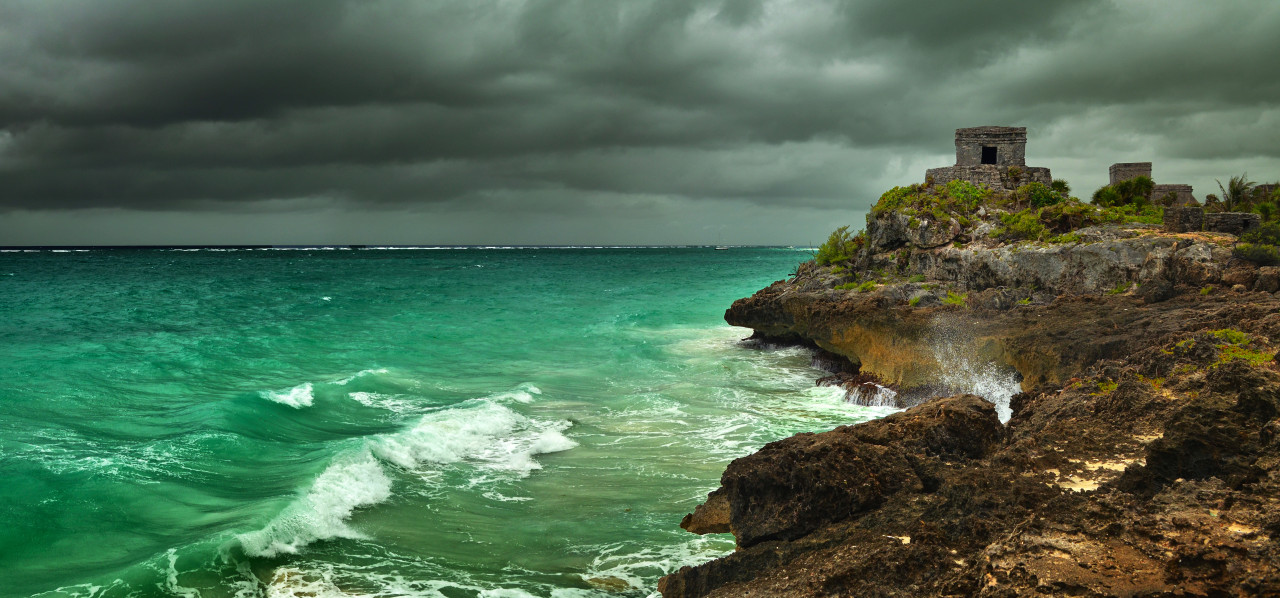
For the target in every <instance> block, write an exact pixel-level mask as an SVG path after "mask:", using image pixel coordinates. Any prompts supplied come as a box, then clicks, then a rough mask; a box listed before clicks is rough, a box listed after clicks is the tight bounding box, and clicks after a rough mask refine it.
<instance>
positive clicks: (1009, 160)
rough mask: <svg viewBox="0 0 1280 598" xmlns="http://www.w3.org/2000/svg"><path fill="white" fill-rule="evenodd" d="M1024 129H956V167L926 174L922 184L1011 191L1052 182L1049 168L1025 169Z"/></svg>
mask: <svg viewBox="0 0 1280 598" xmlns="http://www.w3.org/2000/svg"><path fill="white" fill-rule="evenodd" d="M1026 149H1027V128H1026V127H971V128H968V129H956V164H955V166H947V167H944V168H930V169H929V170H927V171H925V181H932V182H933V184H935V185H941V184H944V183H948V182H951V181H954V180H963V181H969V182H970V183H973V184H975V185H986V186H987V187H990V188H991V189H1005V190H1009V191H1012V190H1014V189H1017V188H1018V187H1019V186H1020V185H1025V184H1027V183H1030V182H1037V183H1042V184H1045V185H1048V184H1050V183H1052V182H1053V177H1052V176H1051V175H1050V174H1049V169H1048V168H1041V167H1039V166H1027V159H1026Z"/></svg>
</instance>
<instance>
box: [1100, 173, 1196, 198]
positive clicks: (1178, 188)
mask: <svg viewBox="0 0 1280 598" xmlns="http://www.w3.org/2000/svg"><path fill="white" fill-rule="evenodd" d="M1110 170H1111V182H1110V183H1108V184H1109V185H1114V184H1116V183H1119V182H1120V181H1127V180H1129V179H1136V178H1138V177H1140V176H1144V177H1147V178H1149V179H1152V180H1153V181H1154V180H1155V179H1154V178H1152V176H1151V163H1150V162H1117V163H1115V164H1112V165H1111V169H1110ZM1170 193H1172V194H1173V195H1174V199H1173V202H1172V203H1169V204H1167V205H1170V206H1173V207H1175V208H1181V207H1183V206H1186V205H1188V204H1192V205H1194V203H1193V202H1195V201H1196V198H1195V196H1194V195H1192V194H1191V185H1183V184H1168V183H1164V184H1161V183H1157V184H1156V185H1155V186H1154V187H1152V189H1151V201H1156V202H1160V200H1161V199H1163V198H1164V197H1165V196H1166V195H1168V194H1170ZM1160 203H1162V204H1163V202H1160Z"/></svg>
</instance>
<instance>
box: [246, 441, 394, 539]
mask: <svg viewBox="0 0 1280 598" xmlns="http://www.w3.org/2000/svg"><path fill="white" fill-rule="evenodd" d="M390 497H391V478H389V477H387V473H386V472H385V471H383V469H382V465H381V464H380V463H378V460H377V459H375V458H374V457H373V455H372V454H371V453H370V452H369V450H368V448H365V449H362V450H359V451H354V452H352V453H348V454H344V455H340V456H339V457H338V458H336V459H334V461H333V462H332V463H330V464H329V467H328V468H326V469H325V470H324V472H323V473H321V474H320V476H319V477H317V478H316V480H315V482H312V484H311V488H310V489H309V490H308V491H307V494H306V495H305V496H303V497H302V498H301V499H299V500H297V501H294V502H293V503H292V504H290V505H289V506H288V507H286V508H285V510H284V511H282V512H281V513H280V514H279V515H277V516H276V518H275V519H272V520H271V522H270V523H268V524H267V526H266V527H264V528H262V529H260V530H257V531H253V532H249V533H245V534H240V535H238V536H237V537H236V539H237V540H239V542H240V545H241V546H242V547H243V548H244V550H245V552H246V553H247V554H249V555H251V556H261V557H273V556H277V555H280V554H293V553H296V552H298V550H300V549H301V548H302V547H304V546H306V545H307V544H310V543H312V542H315V541H317V540H328V539H331V538H362V537H363V536H362V535H361V534H360V533H359V532H357V531H356V530H354V529H352V528H351V527H349V526H348V525H347V519H349V518H350V517H351V514H352V513H353V512H355V510H356V509H358V508H360V507H364V506H368V505H374V504H378V503H381V502H383V501H385V500H387V499H388V498H390Z"/></svg>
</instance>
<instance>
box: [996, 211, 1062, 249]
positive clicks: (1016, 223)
mask: <svg viewBox="0 0 1280 598" xmlns="http://www.w3.org/2000/svg"><path fill="white" fill-rule="evenodd" d="M1000 222H1001V223H1003V224H1004V226H1002V227H1000V228H997V229H996V230H994V231H992V234H993V235H995V236H996V238H998V239H1001V240H1003V241H1012V240H1026V241H1038V240H1040V239H1042V238H1045V237H1046V236H1048V234H1049V229H1048V228H1046V227H1045V225H1044V223H1042V222H1040V212H1039V210H1033V209H1027V210H1023V211H1021V212H1017V213H1014V214H1001V215H1000Z"/></svg>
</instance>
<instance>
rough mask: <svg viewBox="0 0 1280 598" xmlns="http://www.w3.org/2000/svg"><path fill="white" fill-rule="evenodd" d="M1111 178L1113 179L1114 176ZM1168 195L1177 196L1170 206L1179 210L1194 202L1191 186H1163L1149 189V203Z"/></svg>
mask: <svg viewBox="0 0 1280 598" xmlns="http://www.w3.org/2000/svg"><path fill="white" fill-rule="evenodd" d="M1112 176H1113V177H1114V174H1113V175H1112ZM1169 193H1173V194H1174V195H1177V196H1178V198H1177V199H1175V200H1173V204H1171V205H1172V206H1173V207H1175V208H1181V207H1183V206H1186V205H1187V204H1190V203H1191V202H1193V201H1195V200H1196V197H1195V196H1194V195H1192V194H1191V185H1176V184H1163V185H1156V186H1154V187H1152V188H1151V201H1153V202H1158V201H1160V199H1161V198H1163V197H1164V196H1165V195H1168V194H1169Z"/></svg>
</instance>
